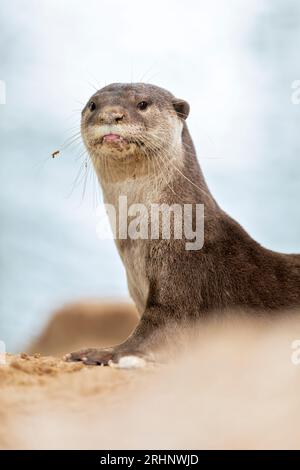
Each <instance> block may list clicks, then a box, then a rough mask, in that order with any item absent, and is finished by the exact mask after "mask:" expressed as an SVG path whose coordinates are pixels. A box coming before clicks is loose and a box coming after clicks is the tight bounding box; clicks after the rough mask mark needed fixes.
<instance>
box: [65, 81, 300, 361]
mask: <svg viewBox="0 0 300 470" xmlns="http://www.w3.org/2000/svg"><path fill="white" fill-rule="evenodd" d="M92 100H93V101H94V102H95V103H96V110H95V111H93V112H91V111H89V109H88V107H86V108H85V109H84V111H83V117H82V135H83V140H84V142H85V144H86V147H87V149H88V151H89V153H90V155H91V158H92V160H93V164H94V166H95V170H96V172H97V174H98V178H99V181H100V183H101V184H102V187H103V191H104V198H105V200H106V201H108V202H110V203H113V204H116V200H117V199H116V198H117V195H118V194H120V191H123V192H124V193H125V194H126V195H128V197H129V198H130V197H131V198H133V200H134V201H137V200H138V202H141V203H145V204H150V203H151V202H159V203H167V204H169V205H171V204H174V203H179V204H184V203H185V204H187V203H192V204H196V203H202V204H204V206H205V243H204V246H203V248H202V249H201V250H199V251H186V249H185V242H186V240H185V239H183V240H175V239H170V240H163V239H159V240H131V239H126V240H117V247H118V249H119V252H120V255H121V258H122V260H123V262H124V264H125V267H126V270H127V277H128V280H129V289H130V292H131V294H132V296H133V299H134V300H135V302H136V304H137V308H138V310H139V312H140V315H141V320H140V323H139V325H138V326H137V328H136V330H135V331H134V333H133V334H132V335H131V336H130V337H129V339H128V340H127V341H125V343H123V344H121V345H120V346H118V347H116V348H110V349H106V350H97V349H89V350H83V351H78V352H76V353H72V354H71V355H70V356H69V359H70V360H84V362H85V363H87V364H101V363H105V364H106V363H107V362H108V361H109V360H113V361H117V360H118V359H119V358H120V356H124V355H132V354H136V355H144V354H147V353H149V352H152V351H153V350H155V348H156V347H157V346H159V345H160V344H162V343H163V342H164V341H165V340H166V339H167V337H168V328H164V327H165V326H167V325H168V324H169V323H174V321H175V322H176V323H178V324H181V323H182V324H184V323H186V322H188V323H189V322H191V321H193V320H197V319H199V318H205V317H207V316H209V313H210V312H211V311H217V312H220V315H221V314H222V311H224V310H225V309H232V308H242V309H243V311H246V312H249V313H250V314H251V312H253V315H255V311H260V312H264V313H265V314H267V313H268V314H270V315H275V314H276V312H278V311H279V310H280V309H292V308H294V307H297V306H299V305H300V256H299V255H286V254H280V253H275V252H273V251H270V250H267V249H266V248H263V247H262V246H260V245H259V244H258V243H257V242H255V241H254V240H253V239H252V238H251V237H250V236H249V235H248V234H247V233H246V232H245V230H244V229H243V228H242V227H241V226H240V225H239V224H238V223H237V222H235V221H234V220H233V219H231V218H230V217H229V216H228V215H227V214H226V213H225V212H224V211H222V209H220V208H219V206H218V205H217V203H216V202H215V200H214V199H213V197H212V195H211V194H210V192H209V189H208V187H207V185H206V182H205V180H204V177H203V175H202V172H201V169H200V166H199V163H198V160H197V158H196V152H195V149H194V146H193V142H192V139H191V137H190V135H189V132H188V128H187V125H186V122H185V119H186V117H187V114H188V110H189V107H188V105H187V103H185V102H184V101H182V100H177V99H175V97H174V96H173V95H171V94H170V93H169V92H167V91H165V90H163V89H161V88H158V87H155V86H153V85H145V84H128V85H126V84H125V85H124V84H114V85H110V86H108V87H105V88H103V89H102V90H100V91H99V92H97V93H96V94H95V95H94V97H92ZM141 100H149V101H150V106H149V109H148V110H147V111H146V112H144V111H138V110H137V106H136V104H137V103H138V102H139V101H141ZM120 115H122V119H121V122H120V119H119V117H120ZM114 116H118V121H114ZM103 125H106V127H107V126H113V127H112V129H113V131H112V132H116V129H117V131H118V133H120V135H121V136H122V137H124V138H126V139H127V144H126V145H123V146H121V147H120V145H118V144H116V145H115V146H112V147H110V148H109V149H108V148H107V146H103V145H102V144H101V140H99V138H98V139H97V138H95V135H97V132H99V129H101V126H103ZM178 129H180V140H179V141H177V137H178ZM95 139H96V140H95ZM116 149H118V152H116ZM120 149H122V152H121V155H122V157H121V158H120ZM160 157H161V158H162V157H163V160H164V164H162V165H160V172H161V173H162V174H163V175H165V176H167V177H168V179H167V180H166V181H164V180H163V179H162V175H161V174H159V173H157V172H156V171H155V163H157V164H159V161H160ZM122 162H123V163H122ZM124 162H125V163H124ZM174 162H175V163H174ZM164 165H165V166H164ZM176 168H177V170H179V171H176ZM166 169H167V170H168V172H166V171H165V170H166ZM146 170H147V171H146ZM155 181H156V183H157V191H156V192H155V189H152V188H153V185H155ZM117 184H118V186H117ZM135 192H136V195H135V198H134V194H133V193H135ZM137 266H138V267H137Z"/></svg>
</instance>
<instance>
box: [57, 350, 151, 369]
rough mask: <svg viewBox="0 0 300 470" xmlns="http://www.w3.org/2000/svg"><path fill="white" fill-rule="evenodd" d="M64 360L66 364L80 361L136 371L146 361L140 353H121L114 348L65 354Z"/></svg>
mask: <svg viewBox="0 0 300 470" xmlns="http://www.w3.org/2000/svg"><path fill="white" fill-rule="evenodd" d="M65 360H66V361H68V362H73V361H81V362H83V363H84V364H86V365H104V366H111V367H116V368H119V369H137V368H140V367H144V366H145V365H146V361H145V359H144V358H143V356H142V355H141V354H140V353H135V352H130V351H128V352H125V351H123V352H121V351H118V350H117V349H114V348H104V349H95V348H89V349H81V350H79V351H76V352H73V353H70V354H67V355H66V356H65Z"/></svg>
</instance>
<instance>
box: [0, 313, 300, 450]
mask: <svg viewBox="0 0 300 470" xmlns="http://www.w3.org/2000/svg"><path fill="white" fill-rule="evenodd" d="M68 308H69V307H68ZM93 308H94V307H93ZM122 308H123V307H122ZM124 309H125V310H126V306H124ZM67 311H68V312H69V313H67V315H68V318H67V319H64V321H63V323H64V324H65V326H66V330H65V334H66V335H67V333H68V331H69V330H68V322H69V321H70V320H72V323H73V324H74V318H72V313H71V314H70V311H71V312H72V311H73V312H75V313H76V308H75V307H74V306H73V308H71V310H70V308H69V310H68V309H67ZM127 313H128V318H127V320H128V322H127V327H124V325H123V330H122V333H121V336H122V335H124V333H125V330H126V329H129V330H130V329H131V328H132V324H133V323H134V321H136V316H135V313H134V311H133V310H132V308H131V307H130V308H129V310H128V311H127ZM125 314H126V312H125ZM92 315H95V316H97V314H96V313H93V314H92ZM63 316H64V313H63V311H62V312H60V313H59V314H58V316H56V317H54V319H53V321H52V324H50V325H49V327H48V329H47V331H48V332H50V333H51V331H53V328H54V330H55V322H56V321H58V322H60V323H59V324H60V328H61V329H62V326H61V325H62V320H61V317H63ZM79 316H80V315H79ZM125 316H126V315H125ZM102 317H103V311H102V312H100V315H99V322H100V323H101V321H102ZM129 317H130V318H129ZM59 318H60V319H59ZM111 318H113V315H112V316H111ZM78 321H79V324H81V321H83V322H84V321H85V320H84V319H83V320H78ZM113 321H114V320H113ZM50 333H49V334H50ZM78 334H79V337H80V331H79V332H78ZM115 335H117V333H116V332H115ZM50 336H51V334H50ZM75 336H76V335H75ZM91 336H93V334H92V335H91ZM87 337H88V333H87V330H86V333H85V339H87ZM184 337H185V338H186V340H188V345H187V346H186V347H185V348H183V349H180V348H179V345H180V344H181V343H182V337H180V338H179V337H178V336H177V335H176V334H175V333H174V350H173V351H172V353H170V352H169V353H168V355H169V359H168V361H167V362H165V363H160V364H158V365H156V366H148V367H146V368H145V369H139V370H130V371H128V370H118V369H112V368H109V367H91V366H90V367H87V366H82V365H81V364H77V363H75V364H70V363H65V362H64V361H62V360H61V359H60V358H59V357H53V356H41V357H39V356H38V355H35V356H34V355H33V351H31V354H30V355H28V354H22V355H15V356H13V355H8V356H7V364H6V365H3V366H0V383H1V388H0V447H1V448H5V449H15V448H17V449H44V448H47V449H56V448H60V449H70V448H75V449H95V448H98V449H104V448H106V449H114V448H123V449H135V448H145V449H150V448H152V449H153V448H154V449H155V448H156V449H159V448H169V449H179V448H180V449H203V448H204V449H209V448H224V449H231V448H234V449H236V448H275V449H278V448H290V449H291V448H299V447H300V428H299V422H300V398H299V396H300V365H298V366H297V365H295V364H293V363H292V361H291V355H292V353H293V352H294V354H295V355H294V359H295V358H296V359H298V358H299V359H300V353H299V354H298V355H297V351H296V350H293V349H292V342H293V341H294V340H296V339H300V317H299V316H298V315H295V316H293V317H292V318H286V319H285V320H282V319H281V320H280V319H277V320H274V321H272V322H266V321H263V320H256V321H251V322H249V321H248V320H246V319H244V320H237V319H236V318H234V317H233V318H228V319H227V320H226V321H222V322H219V321H213V322H211V323H209V324H207V325H202V326H201V329H199V333H197V335H194V338H193V339H191V335H190V333H185V335H184ZM62 339H63V337H62ZM74 339H75V343H76V344H77V343H78V339H77V338H76V337H75V338H74ZM100 339H101V338H100ZM102 340H103V339H102ZM102 340H101V341H102ZM43 342H44V343H46V346H47V347H48V348H49V337H48V339H47V334H45V335H44V336H43V341H42V340H39V345H40V348H41V349H43V347H46V346H45V344H44V345H43ZM50 342H51V341H50ZM68 342H69V340H68ZM37 344H38V343H37V342H36V343H35V345H37ZM177 346H178V347H177ZM57 348H58V350H59V351H60V350H61V349H63V348H62V344H61V343H58V344H57ZM54 349H55V346H54V345H53V350H54ZM179 349H180V351H179Z"/></svg>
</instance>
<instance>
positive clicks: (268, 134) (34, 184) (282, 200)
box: [0, 0, 300, 351]
mask: <svg viewBox="0 0 300 470" xmlns="http://www.w3.org/2000/svg"><path fill="white" fill-rule="evenodd" d="M299 25H300V3H299V1H297V0H259V1H258V0H229V1H228V0H227V1H225V0H223V1H222V0H219V1H216V0H210V1H209V2H208V1H206V0H203V1H199V0H187V1H185V2H182V1H179V0H167V1H163V2H162V1H160V0H152V1H151V2H139V1H137V0H129V1H127V2H124V1H122V0H102V1H101V2H99V1H97V0H90V1H89V2H82V1H79V0H51V1H50V0H43V1H42V2H41V1H38V0H27V1H25V0H2V1H1V12H0V59H1V60H0V80H3V81H5V84H6V104H1V105H0V150H1V166H0V222H1V233H0V250H1V251H0V262H1V272H0V277H1V278H0V339H1V340H2V341H5V342H6V346H7V349H8V350H10V351H18V350H20V349H22V347H23V346H24V345H26V344H27V343H28V342H29V341H30V340H31V339H32V338H33V337H34V336H35V335H37V334H38V333H39V331H40V330H41V329H42V328H43V326H44V325H45V323H46V322H47V319H48V318H49V315H50V314H51V312H53V310H54V309H55V308H57V307H59V306H61V305H62V304H63V303H65V302H68V301H71V300H72V301H73V300H76V299H82V298H103V297H105V298H109V297H111V298H116V297H126V296H127V295H128V294H127V287H126V281H125V273H124V269H123V266H122V265H121V262H120V260H119V258H118V255H117V252H116V249H115V247H114V245H113V242H111V241H103V240H102V241H100V240H99V239H98V238H97V235H96V221H97V215H96V214H97V212H96V205H97V204H96V202H95V199H96V186H97V185H96V182H95V178H94V176H93V174H92V173H91V172H89V174H88V175H87V182H86V192H85V197H84V199H82V191H83V186H84V171H85V164H84V162H85V157H84V156H81V157H80V153H81V149H82V147H81V145H80V143H79V141H78V142H77V141H76V142H75V143H74V145H72V146H70V147H68V148H65V150H63V151H62V152H61V155H60V156H59V157H57V158H56V159H52V158H51V152H53V151H54V150H56V149H57V148H58V149H61V145H62V143H63V142H64V141H66V140H67V139H68V138H70V137H72V136H74V135H75V134H76V132H77V131H78V126H79V119H80V109H81V108H82V107H83V105H84V103H85V102H86V100H87V99H88V98H89V96H90V95H91V94H92V93H94V87H96V88H98V87H99V88H100V87H101V86H104V85H105V84H108V83H110V82H122V81H125V82H128V81H139V80H144V81H147V82H152V83H155V84H157V85H159V86H163V87H165V88H167V89H169V90H170V91H172V92H173V93H174V94H175V95H177V96H178V97H180V98H184V99H186V100H188V101H189V102H190V104H191V114H190V117H189V121H188V123H189V127H190V131H191V133H192V136H193V138H194V141H195V144H196V147H197V151H198V157H199V160H200V162H201V164H202V167H203V170H204V173H205V176H206V178H207V181H208V184H209V186H210V188H211V190H212V192H213V194H214V195H215V197H216V198H217V200H218V202H219V203H220V205H221V206H222V207H223V208H224V209H225V210H226V211H227V212H229V213H230V214H231V215H232V216H233V217H235V218H236V219H237V220H238V221H239V222H240V223H242V224H243V225H244V227H245V228H246V229H247V230H248V231H249V232H250V234H251V235H252V236H253V237H254V238H256V239H257V240H258V241H260V242H261V243H262V244H263V245H265V246H267V247H269V248H271V249H274V250H279V251H283V252H297V251H298V252H299V251H300V218H299V209H298V207H299V182H300V165H299V150H300V133H299V123H300V105H296V104H293V103H292V101H291V96H292V92H293V90H292V84H293V82H294V81H295V80H297V79H300V63H299V51H300V26H299ZM71 140H72V139H71ZM80 165H83V167H82V169H83V174H82V177H83V179H81V180H79V181H78V184H77V185H76V184H75V185H74V181H75V178H76V174H77V172H78V171H79V168H80ZM72 188H73V191H72ZM100 198H101V196H100Z"/></svg>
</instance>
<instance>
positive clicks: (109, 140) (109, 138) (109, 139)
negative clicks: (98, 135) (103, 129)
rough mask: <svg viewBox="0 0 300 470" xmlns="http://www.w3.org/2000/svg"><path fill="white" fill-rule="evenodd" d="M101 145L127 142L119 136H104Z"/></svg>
mask: <svg viewBox="0 0 300 470" xmlns="http://www.w3.org/2000/svg"><path fill="white" fill-rule="evenodd" d="M101 143H102V144H109V145H111V144H128V143H129V142H128V140H127V139H125V138H124V137H122V136H121V135H119V134H105V135H104V136H103V137H102V139H101Z"/></svg>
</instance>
